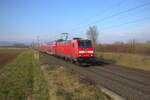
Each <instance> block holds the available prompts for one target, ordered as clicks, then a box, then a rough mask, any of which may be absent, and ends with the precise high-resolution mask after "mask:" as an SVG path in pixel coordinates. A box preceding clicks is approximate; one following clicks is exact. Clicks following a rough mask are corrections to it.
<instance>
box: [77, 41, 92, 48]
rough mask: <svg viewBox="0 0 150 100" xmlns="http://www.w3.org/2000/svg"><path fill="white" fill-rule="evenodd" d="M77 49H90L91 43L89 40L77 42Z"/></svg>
mask: <svg viewBox="0 0 150 100" xmlns="http://www.w3.org/2000/svg"><path fill="white" fill-rule="evenodd" d="M78 47H79V48H91V47H92V43H91V41H90V40H79V41H78Z"/></svg>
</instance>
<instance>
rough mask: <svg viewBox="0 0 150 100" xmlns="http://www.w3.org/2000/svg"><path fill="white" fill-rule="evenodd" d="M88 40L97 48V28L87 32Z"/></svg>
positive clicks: (94, 27)
mask: <svg viewBox="0 0 150 100" xmlns="http://www.w3.org/2000/svg"><path fill="white" fill-rule="evenodd" d="M86 35H87V38H88V39H90V40H91V41H92V44H93V46H94V47H95V46H96V44H97V39H98V35H99V32H98V29H97V27H96V26H90V27H89V29H88V30H87V32H86Z"/></svg>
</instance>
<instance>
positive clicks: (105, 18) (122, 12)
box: [72, 2, 150, 31]
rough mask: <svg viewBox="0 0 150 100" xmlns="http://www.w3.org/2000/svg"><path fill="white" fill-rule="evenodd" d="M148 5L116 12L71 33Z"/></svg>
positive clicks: (149, 3)
mask: <svg viewBox="0 0 150 100" xmlns="http://www.w3.org/2000/svg"><path fill="white" fill-rule="evenodd" d="M148 5H150V2H147V3H144V4H140V5H137V6H135V7H132V8H129V9H126V10H123V11H120V12H117V13H114V14H112V15H109V16H106V17H104V18H102V19H99V20H96V21H94V22H92V23H89V24H86V25H84V26H81V27H77V28H75V29H72V31H73V30H79V29H81V28H84V27H87V26H89V25H91V24H96V23H101V22H103V21H106V20H108V19H111V18H114V17H116V16H119V15H121V14H124V13H128V12H131V11H134V10H136V9H139V8H142V7H145V6H148Z"/></svg>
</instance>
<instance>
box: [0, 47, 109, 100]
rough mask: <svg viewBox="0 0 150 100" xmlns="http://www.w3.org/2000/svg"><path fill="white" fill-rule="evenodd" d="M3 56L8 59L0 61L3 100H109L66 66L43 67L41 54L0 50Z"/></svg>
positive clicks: (27, 51) (0, 90) (28, 51)
mask: <svg viewBox="0 0 150 100" xmlns="http://www.w3.org/2000/svg"><path fill="white" fill-rule="evenodd" d="M0 54H1V55H4V54H7V57H6V58H8V59H9V60H6V61H5V62H1V64H2V65H3V67H1V69H0V100H93V99H94V100H108V97H107V96H106V95H105V94H103V93H102V92H101V91H100V90H99V89H97V88H96V87H95V86H94V85H91V84H86V83H83V82H81V81H80V80H79V78H78V77H77V76H76V75H75V73H72V71H70V70H68V69H66V68H64V67H63V66H58V65H57V64H56V65H55V64H48V65H47V64H41V62H40V61H39V53H38V52H35V51H33V50H30V49H26V50H19V49H3V50H2V49H1V50H0ZM5 56H6V55H4V57H5ZM1 59H3V58H1ZM47 60H50V59H47ZM3 63H5V64H3Z"/></svg>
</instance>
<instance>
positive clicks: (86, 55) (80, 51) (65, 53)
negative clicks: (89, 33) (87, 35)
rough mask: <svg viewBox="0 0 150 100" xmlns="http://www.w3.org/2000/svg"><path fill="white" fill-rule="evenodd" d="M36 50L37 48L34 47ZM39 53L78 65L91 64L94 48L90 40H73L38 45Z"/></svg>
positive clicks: (93, 59)
mask: <svg viewBox="0 0 150 100" xmlns="http://www.w3.org/2000/svg"><path fill="white" fill-rule="evenodd" d="M36 48H37V47H36ZM38 49H39V50H40V51H41V52H45V53H48V54H53V55H56V56H59V57H63V58H65V59H67V60H70V61H72V62H78V63H80V64H84V63H85V64H91V63H93V62H94V61H95V53H94V48H93V47H92V43H91V40H87V39H81V38H73V39H72V40H67V41H65V40H62V39H59V40H56V41H53V42H51V43H47V44H43V45H39V46H38Z"/></svg>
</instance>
